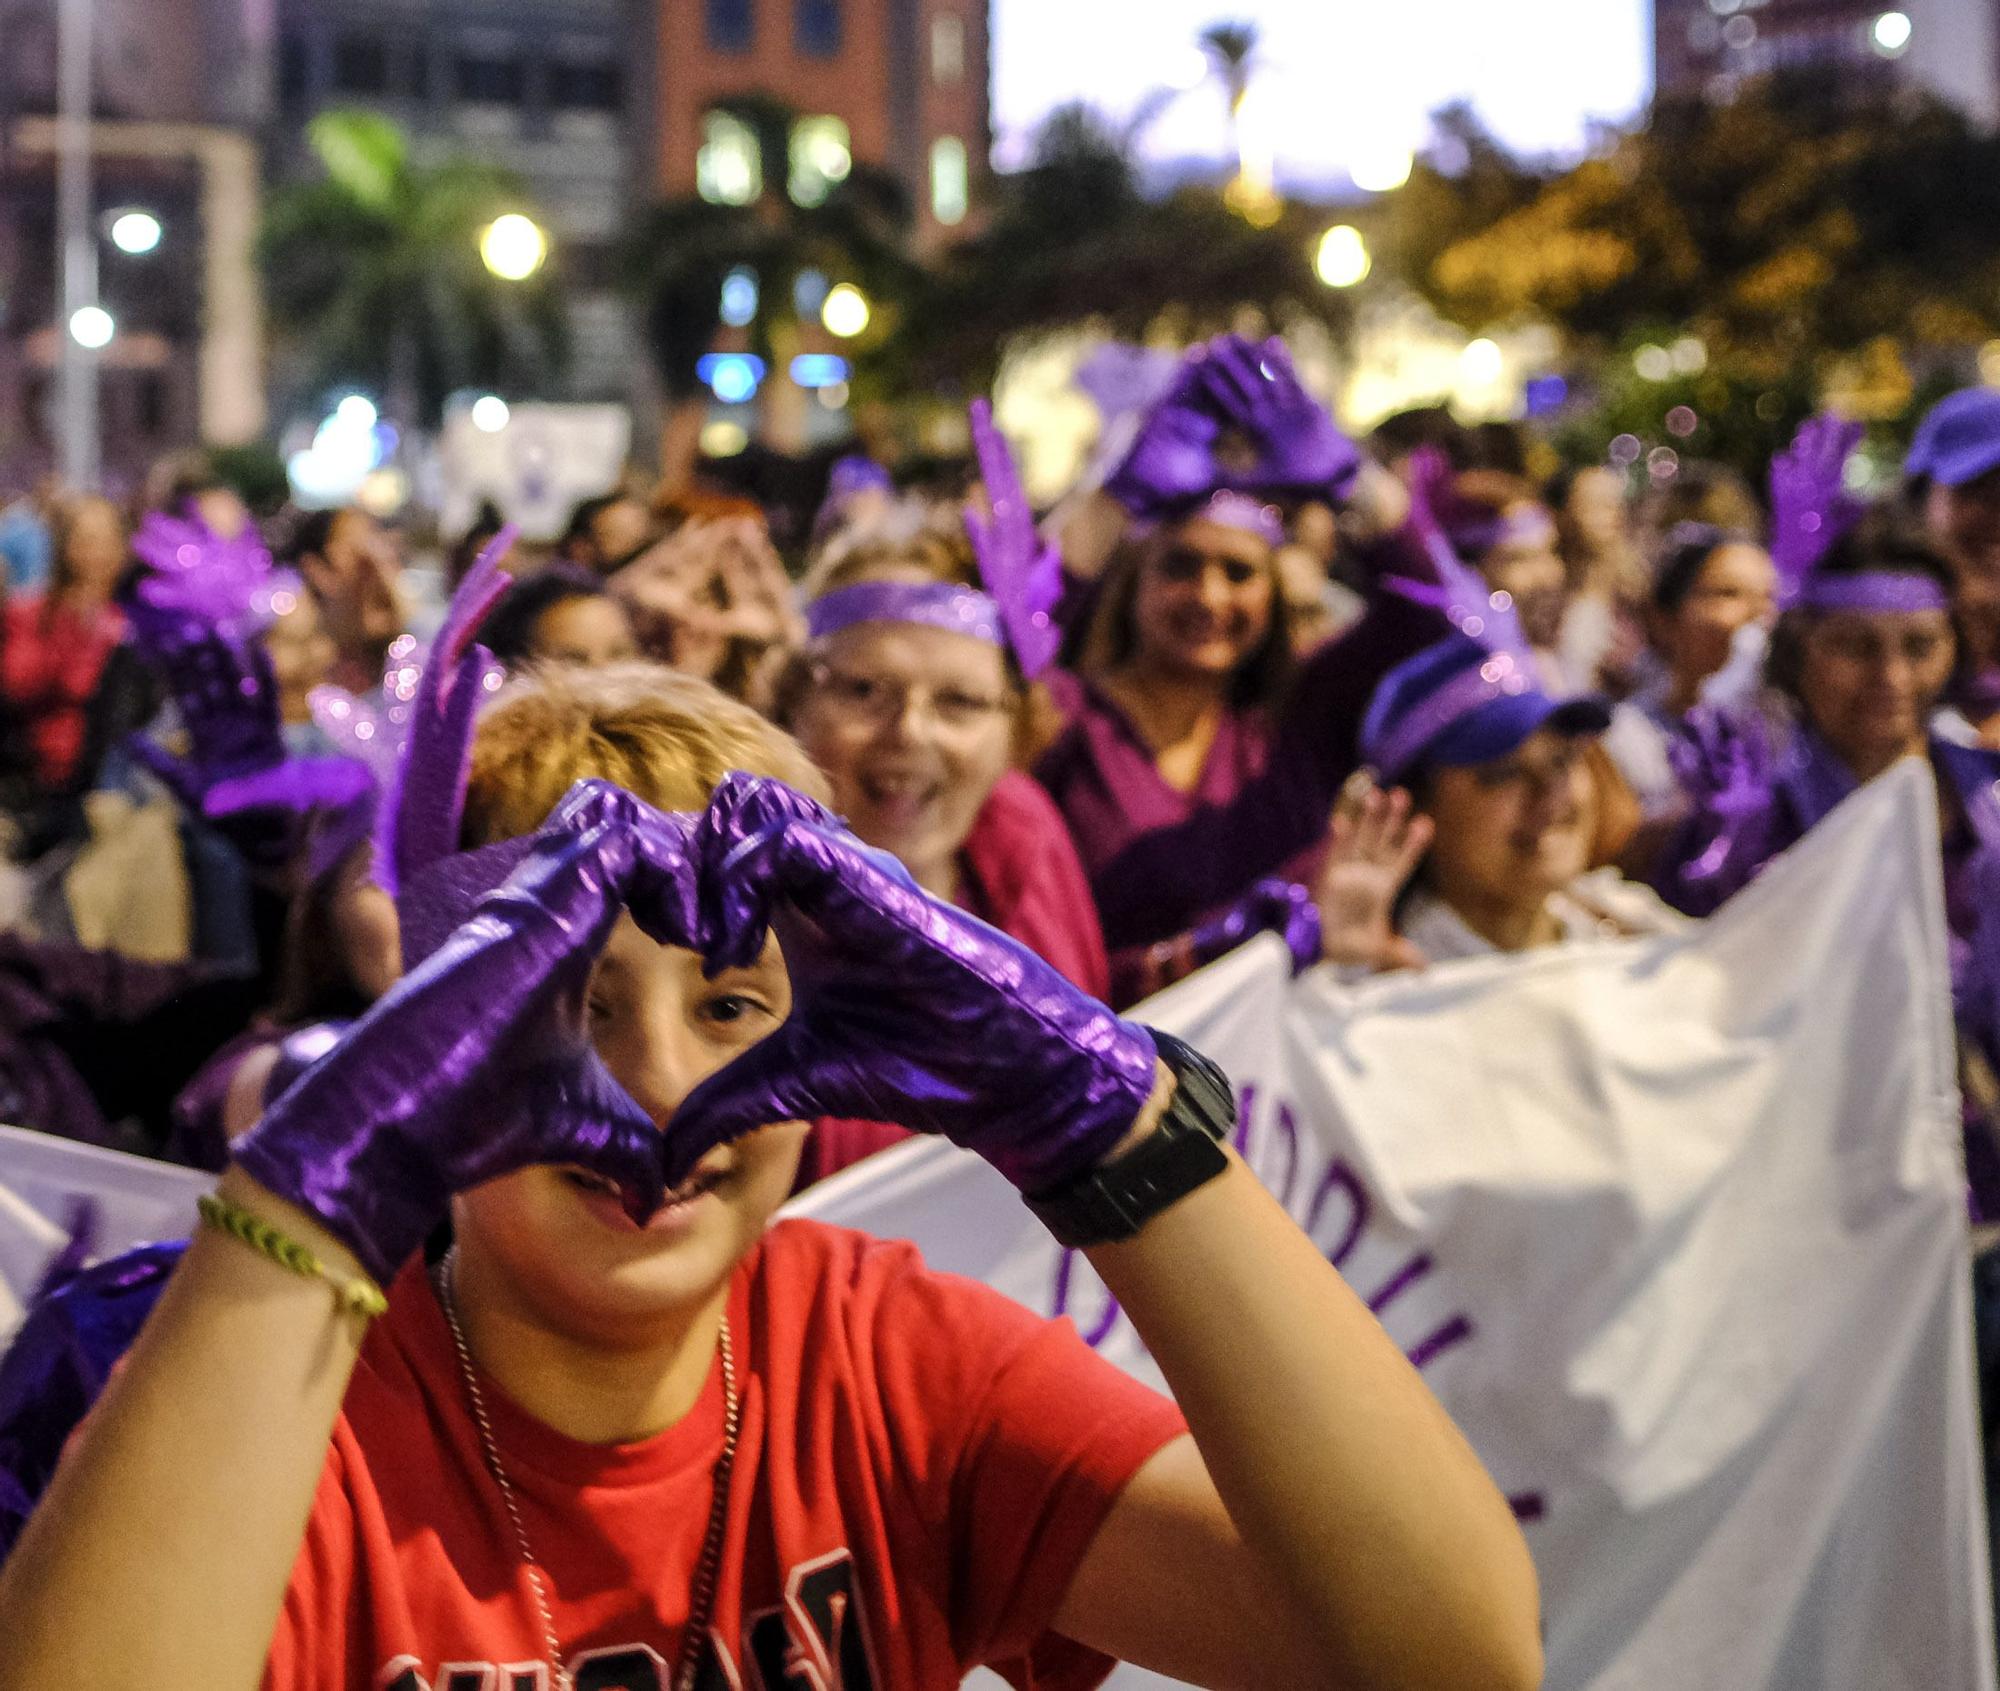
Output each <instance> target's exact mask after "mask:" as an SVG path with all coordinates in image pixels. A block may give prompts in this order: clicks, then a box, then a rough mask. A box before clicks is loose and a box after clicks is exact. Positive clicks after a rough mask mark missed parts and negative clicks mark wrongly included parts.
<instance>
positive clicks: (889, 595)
mask: <svg viewBox="0 0 2000 1691" xmlns="http://www.w3.org/2000/svg"><path fill="white" fill-rule="evenodd" d="M862 622H913V623H917V624H919V625H920V626H922V627H924V628H942V629H943V630H945V632H946V633H948V634H966V635H970V636H971V637H972V638H973V639H974V640H983V641H985V642H986V643H987V644H988V645H989V646H1004V645H1005V644H1006V643H1007V640H1006V636H1005V634H1004V633H1003V632H1002V630H1001V626H1000V607H999V606H998V605H996V604H995V603H994V602H993V601H992V600H991V599H989V598H988V597H987V596H986V595H985V594H984V593H980V592H977V591H975V590H974V589H972V588H970V587H961V586H959V585H958V584H957V583H956V582H950V581H862V582H857V583H855V585H854V586H852V587H838V588H835V589H834V591H833V592H831V593H826V594H822V595H821V596H820V597H819V598H817V599H815V600H814V601H813V602H812V604H811V605H810V606H809V607H808V608H807V610H806V631H807V633H808V634H810V635H811V636H812V638H813V639H815V640H824V639H825V638H826V637H827V636H828V635H829V634H838V633H839V632H840V631H841V630H842V629H843V628H852V627H854V625H855V624H856V623H862Z"/></svg>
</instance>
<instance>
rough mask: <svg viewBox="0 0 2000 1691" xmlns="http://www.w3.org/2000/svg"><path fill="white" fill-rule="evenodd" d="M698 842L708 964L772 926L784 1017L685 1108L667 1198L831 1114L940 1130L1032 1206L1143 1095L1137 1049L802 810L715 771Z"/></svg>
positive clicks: (1111, 1137) (748, 779) (883, 860)
mask: <svg viewBox="0 0 2000 1691" xmlns="http://www.w3.org/2000/svg"><path fill="white" fill-rule="evenodd" d="M696 837H697V848H696V854H697V857H698V860H699V862H700V875H701V908H702V921H703V927H704V937H705V939H706V941H707V944H706V946H705V948H704V949H705V951H706V953H707V957H708V965H709V968H710V969H711V971H715V970H720V969H723V968H728V967H735V966H741V965H744V964H747V963H748V962H750V961H751V960H752V959H754V958H755V957H756V956H757V954H758V953H759V951H760V950H761V949H762V947H763V944H764V939H765V934H766V931H767V929H775V930H776V932H777V935H778V939H779V942H780V944H781V945H782V946H783V948H784V953H785V964H786V967H787V969H788V970H789V971H790V974H791V980H792V1012H791V1015H790V1016H789V1017H788V1018H787V1020H786V1021H785V1023H784V1025H783V1026H782V1027H780V1028H779V1029H778V1030H777V1031H776V1032H775V1033H773V1034H772V1035H771V1036H770V1037H769V1038H767V1039H764V1040H762V1041H760V1042H759V1043H758V1044H756V1045H755V1046H753V1047H751V1049H750V1050H748V1051H746V1052H744V1053H743V1054H742V1055H741V1056H739V1057H738V1058H737V1059H736V1060H735V1061H734V1062H732V1063H731V1064H729V1066H728V1067H727V1068H725V1069H723V1070H722V1071H720V1072H719V1073H717V1074H714V1075H711V1076H710V1077H709V1078H708V1079H707V1080H705V1081H703V1082H702V1083H701V1085H699V1086H698V1087H696V1088H695V1089H694V1091H693V1092H691V1093H690V1094H689V1095H688V1097H687V1098H686V1099H685V1100H684V1101H683V1102H682V1104H681V1106H680V1108H679V1109H678V1110H677V1111H676V1112H675V1115H674V1125H673V1136H672V1141H671V1143H670V1145H669V1150H668V1154H669V1166H668V1169H667V1178H668V1180H669V1182H670V1183H671V1182H673V1181H675V1180H678V1179H680V1178H681V1177H682V1176H683V1175H684V1174H685V1173H686V1171H687V1170H688V1169H690V1168H692V1167H693V1166H694V1164H695V1163H696V1162H697V1161H698V1160H699V1159H700V1157H701V1155H702V1154H703V1153H704V1152H705V1151H706V1150H708V1148H709V1147H710V1146H712V1145H715V1144H718V1143H720V1142H722V1141H724V1140H728V1139H734V1138H736V1137H738V1136H739V1135H741V1134H744V1133H748V1132H751V1131H753V1130H754V1129H756V1128H759V1127H763V1126H765V1125H767V1124H769V1123H771V1122H779V1121H794V1120H799V1119H810V1118H813V1117H817V1116H839V1117H850V1118H860V1119H865V1120H871V1121H889V1122H895V1123H897V1124H898V1125H899V1126H902V1127H907V1128H910V1129H912V1130H913V1131H915V1132H918V1133H941V1134H943V1135H945V1136H946V1137H947V1138H949V1139H951V1140H953V1141H954V1142H956V1143H957V1144H960V1145H963V1146H965V1147H966V1148H967V1149H968V1150H972V1151H976V1152H978V1153H979V1155H981V1156H982V1157H984V1158H985V1159H986V1160H987V1161H988V1162H989V1163H991V1164H992V1165H993V1167H994V1168H996V1169H997V1170H999V1172H1000V1173H1002V1174H1004V1175H1005V1176H1006V1177H1007V1178H1008V1179H1009V1180H1011V1181H1012V1182H1013V1183H1014V1184H1015V1185H1016V1186H1017V1187H1019V1188H1020V1189H1021V1190H1022V1191H1024V1192H1030V1193H1034V1192H1041V1191H1046V1190H1048V1189H1049V1188H1051V1187H1054V1186H1057V1185H1060V1184H1061V1183H1062V1182H1063V1181H1065V1180H1067V1179H1070V1178H1071V1177H1073V1176H1075V1175H1077V1174H1080V1173H1082V1172H1083V1171H1084V1170H1086V1169H1089V1168H1090V1167H1092V1166H1094V1165H1095V1164H1096V1163H1098V1162H1100V1161H1102V1160H1103V1158H1104V1157H1105V1156H1106V1155H1108V1154H1109V1152H1110V1151H1111V1149H1112V1148H1113V1147H1114V1146H1115V1145H1116V1144H1117V1143H1118V1141H1119V1140H1120V1139H1121V1138H1123V1137H1124V1135H1125V1134H1126V1133H1127V1132H1128V1131H1129V1130H1130V1129H1131V1126H1132V1123H1133V1122H1134V1121H1135V1120H1136V1119H1137V1117H1138V1115H1139V1112H1140V1110H1141V1109H1142V1108H1144V1106H1145V1104H1146V1101H1147V1099H1148V1098H1149V1097H1150V1096H1151V1094H1152V1091H1153V1085H1154V1079H1155V1068H1154V1063H1155V1055H1154V1047H1153V1039H1152V1035H1151V1034H1149V1033H1148V1032H1147V1031H1146V1030H1145V1029H1144V1028H1143V1027H1140V1026H1139V1025H1138V1024H1136V1023H1133V1022H1127V1021H1122V1020H1120V1019H1119V1018H1118V1017H1117V1016H1115V1015H1113V1014H1112V1012H1111V1011H1110V1010H1108V1009H1106V1008H1105V1007H1104V1006H1103V1005H1102V1004H1099V1003H1097V1002H1096V1001H1095V1000H1094V999H1091V998H1087V997H1085V996H1084V994H1083V993H1081V992H1080V991H1078V990H1077V989H1076V988H1075V987H1074V986H1072V985H1071V984H1070V983H1069V982H1068V981H1066V980H1065V979H1063V977H1062V976H1061V975H1059V974H1057V973H1056V971H1055V970H1054V969H1052V968H1050V967H1049V965H1048V964H1046V963H1044V962H1043V961H1042V960H1041V959H1040V958H1039V957H1037V956H1035V955H1034V954H1033V953H1032V952H1030V951H1028V950H1026V949H1025V948H1024V947H1022V946H1020V945H1017V944H1016V943H1015V942H1014V941H1013V940H1011V939H1009V938H1007V936H1006V935H1004V934H1001V933H998V932H996V931H995V930H994V929H992V928H989V927H987V926H986V925H985V924H984V923H983V922H980V921H977V920H975V919H974V918H973V917H971V916H968V915H967V914H966V913H965V912H964V911H962V910H958V909H955V908H953V907H952V906H950V905H948V904H944V903H942V902H940V901H939V900H937V899H934V898H932V897H931V896H930V895H929V894H928V893H926V892H923V891H921V890H920V889H919V888H918V887H917V886H916V885H915V884H914V883H913V882H912V881H911V880H910V878H909V876H908V875H907V874H906V873H905V872H904V870H903V868H902V866H901V865H900V864H899V863H897V862H896V861H895V859H894V858H891V857H889V856H887V855H885V854H883V853H880V852H875V851H871V850H870V849H869V848H868V847H866V846H864V845H863V844H862V843H861V842H860V841H859V840H857V839H855V838H854V836H853V835H851V834H849V833H847V832H846V831H845V830H844V829H842V828H841V826H840V825H839V823H838V822H836V821H835V820H834V819H833V818H832V817H831V816H830V815H829V814H828V813H827V812H826V811H824V810H822V809H821V808H820V807H819V806H818V805H816V804H814V803H812V801H811V800H809V799H805V798H802V797H800V796H799V795H798V794H797V793H794V792H793V791H792V790H791V789H790V788H788V787H786V786H784V785H783V784H782V783H781V782H777V781H772V780H767V779H764V778H762V777H756V776H748V775H740V774H738V775H731V776H729V777H728V778H726V779H725V780H724V781H723V783H722V785H721V786H719V787H718V788H717V789H716V791H715V796H714V797H713V799H711V801H710V803H709V807H708V810H707V811H706V813H705V814H704V815H703V816H702V818H701V821H700V823H699V825H698V827H697V829H696Z"/></svg>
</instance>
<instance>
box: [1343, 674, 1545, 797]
mask: <svg viewBox="0 0 2000 1691" xmlns="http://www.w3.org/2000/svg"><path fill="white" fill-rule="evenodd" d="M1534 684H1535V682H1534V677H1533V676H1531V675H1530V674H1529V673H1528V671H1527V670H1526V668H1525V667H1524V666H1523V665H1522V664H1521V663H1519V662H1518V661H1517V660H1516V659H1515V658H1514V657H1513V656H1512V655H1511V654H1510V653H1507V652H1495V653H1494V654H1493V655H1492V656H1491V657H1489V658H1488V659H1487V660H1486V661H1485V662H1484V663H1482V664H1478V665H1476V666H1475V667H1473V668H1471V669H1468V670H1464V671H1462V672H1461V673H1459V674H1457V675H1454V676H1453V677H1452V678H1451V679H1450V680H1449V681H1447V682H1446V683H1445V684H1444V685H1443V686H1442V687H1440V688H1438V690H1437V691H1436V692H1435V693H1432V694H1431V695H1430V697H1429V698H1427V699H1425V700H1424V702H1423V703H1422V704H1420V705H1418V706H1417V707H1416V709H1414V710H1412V711H1408V712H1406V713H1405V714H1404V715H1403V717H1402V718H1401V720H1399V721H1398V722H1396V723H1395V725H1394V726H1393V727H1391V728H1390V730H1389V732H1388V733H1386V734H1384V735H1383V736H1382V739H1381V741H1380V743H1379V744H1377V745H1375V746H1372V747H1370V748H1369V752H1370V756H1369V759H1368V761H1369V762H1370V763H1371V764H1372V765H1373V766H1374V768H1375V772H1376V774H1377V775H1379V776H1380V777H1381V779H1383V780H1384V781H1391V780H1394V779H1395V778H1396V777H1397V776H1399V775H1401V774H1402V772H1403V771H1404V770H1405V769H1407V768H1409V767H1410V765H1411V764H1413V763H1415V762H1416V761H1417V759H1418V758H1419V757H1421V756H1422V755H1423V752H1424V748H1425V747H1426V746H1428V745H1429V744H1430V743H1431V742H1432V741H1433V740H1435V739H1436V738H1437V737H1438V736H1439V735H1440V734H1442V733H1443V732H1444V731H1445V730H1446V729H1447V728H1449V727H1450V726H1451V725H1452V724H1453V723H1454V722H1457V721H1459V720H1460V719H1462V718H1464V717H1468V716H1470V715H1471V714H1472V713H1473V712H1474V711H1476V710H1479V709H1481V708H1483V707H1484V706H1486V705H1489V704H1491V703H1492V702H1493V701H1494V700H1495V699H1503V698H1508V697H1510V696H1512V695H1514V694H1517V693H1525V692H1527V691H1528V690H1529V689H1530V688H1531V687H1533V686H1534Z"/></svg>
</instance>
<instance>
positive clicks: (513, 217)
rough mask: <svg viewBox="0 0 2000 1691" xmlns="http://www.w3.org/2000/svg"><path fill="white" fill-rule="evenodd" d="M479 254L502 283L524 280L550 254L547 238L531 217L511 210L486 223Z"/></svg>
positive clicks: (539, 266)
mask: <svg viewBox="0 0 2000 1691" xmlns="http://www.w3.org/2000/svg"><path fill="white" fill-rule="evenodd" d="M479 256H480V257H481V258H482V259H483V260H485V263H486V268H487V269H488V270H490V271H492V272H493V274H494V275H496V276H498V277H499V278H500V279H501V280H502V281H503V282H525V281H526V280H527V279H528V278H529V277H530V276H532V275H534V273H535V272H536V271H537V270H539V269H541V267H542V261H543V260H544V259H545V258H547V257H548V256H549V238H548V236H546V235H544V234H543V233H542V230H541V226H540V225H539V224H538V223H536V222H535V220H534V219H533V218H532V217H523V216H522V215H521V214H520V213H519V212H518V211H510V212H507V213H506V214H505V215H504V216H500V217H496V218H494V220H493V221H492V222H491V223H489V224H487V226H486V231H485V233H484V234H482V235H481V236H480V237H479Z"/></svg>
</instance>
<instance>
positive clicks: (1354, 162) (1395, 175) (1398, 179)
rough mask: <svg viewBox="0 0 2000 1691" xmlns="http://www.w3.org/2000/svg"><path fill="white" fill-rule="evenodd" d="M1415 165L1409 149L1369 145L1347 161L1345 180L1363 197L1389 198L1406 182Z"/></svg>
mask: <svg viewBox="0 0 2000 1691" xmlns="http://www.w3.org/2000/svg"><path fill="white" fill-rule="evenodd" d="M1415 165H1416V158H1415V155H1413V154H1412V153H1411V151H1410V149H1409V148H1408V147H1400V146H1396V145H1394V144H1393V143H1391V144H1388V145H1380V144H1373V143H1371V144H1369V145H1367V146H1365V147H1363V148H1361V149H1360V150H1359V151H1357V152H1356V153H1355V155H1354V156H1353V157H1352V158H1351V159H1349V160H1348V163H1347V176H1348V180H1349V181H1351V182H1352V183H1353V184H1354V185H1355V187H1357V188H1359V189H1360V190H1361V191H1362V192H1363V193H1364V194H1392V193H1394V192H1395V191H1396V190H1397V189H1398V188H1400V187H1402V185H1403V184H1404V183H1405V182H1407V181H1409V179H1410V172H1411V170H1412V169H1413V168H1414V167H1415Z"/></svg>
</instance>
